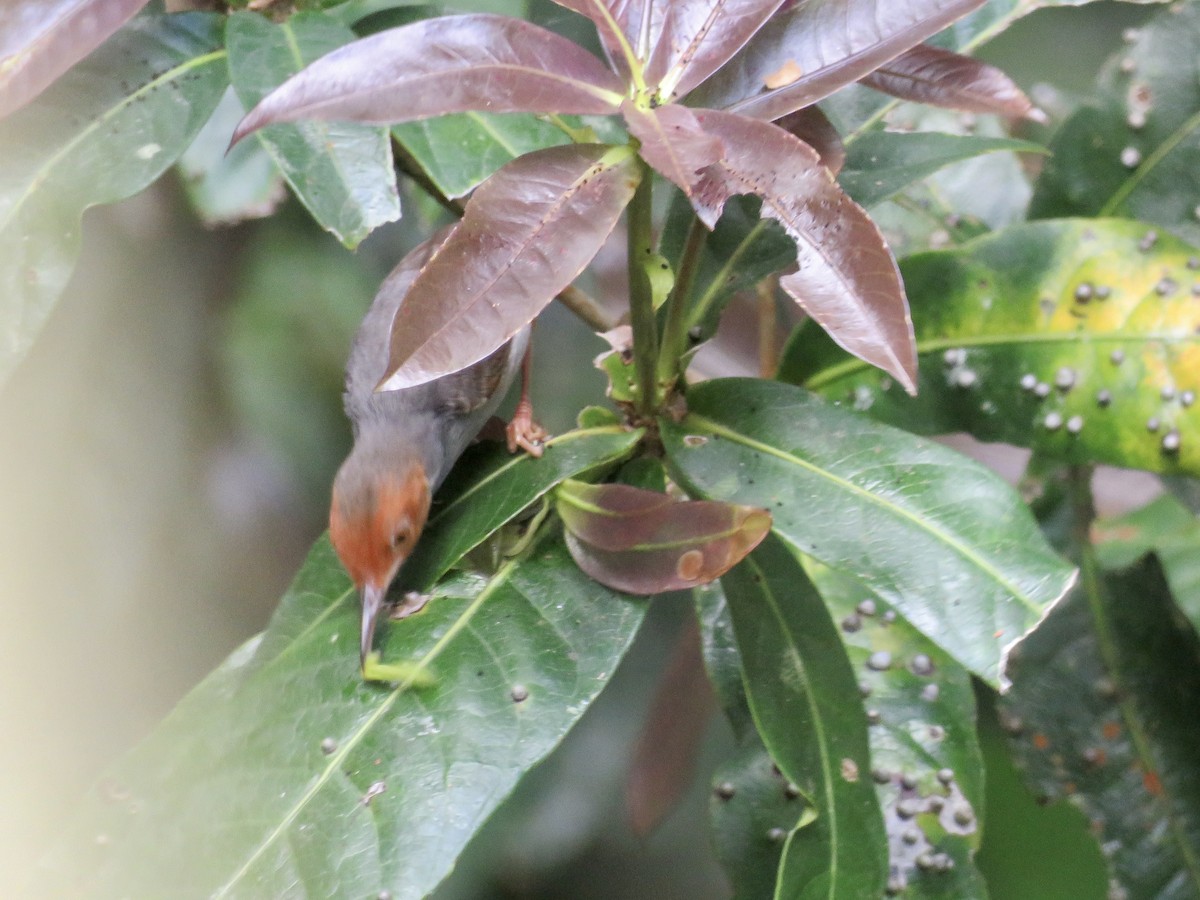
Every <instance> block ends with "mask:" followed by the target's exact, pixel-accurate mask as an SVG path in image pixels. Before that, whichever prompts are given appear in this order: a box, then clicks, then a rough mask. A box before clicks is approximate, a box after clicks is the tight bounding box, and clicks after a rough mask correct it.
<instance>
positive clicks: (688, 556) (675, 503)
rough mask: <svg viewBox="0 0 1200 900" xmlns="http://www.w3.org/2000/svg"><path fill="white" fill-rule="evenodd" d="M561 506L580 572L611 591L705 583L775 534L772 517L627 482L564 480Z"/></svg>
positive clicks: (559, 495)
mask: <svg viewBox="0 0 1200 900" xmlns="http://www.w3.org/2000/svg"><path fill="white" fill-rule="evenodd" d="M555 498H556V503H555V508H556V509H557V510H558V514H559V516H560V517H561V518H562V520H563V525H564V526H565V528H566V537H567V547H568V549H570V551H571V556H572V558H573V559H574V560H575V562H576V563H577V564H578V565H579V568H581V569H583V571H585V572H587V574H588V575H590V576H591V577H592V578H594V579H596V581H599V582H600V583H601V584H603V585H605V586H606V587H611V588H615V589H616V590H619V591H627V592H629V593H632V594H658V593H662V592H663V591H678V590H684V589H685V588H692V587H695V586H696V585H700V584H707V583H708V582H710V581H712V580H713V579H715V578H718V577H720V576H721V575H723V574H724V573H725V572H727V571H729V569H731V568H732V567H733V566H735V565H737V563H739V562H741V561H742V559H744V558H745V556H746V554H748V553H749V552H750V551H751V550H753V549H754V548H755V547H757V546H758V544H759V542H760V541H761V540H762V539H763V538H764V537H766V535H767V532H768V531H770V530H771V514H770V513H768V512H767V511H766V510H765V509H759V508H758V507H754V506H738V505H737V504H734V503H724V502H721V501H716V500H675V499H673V498H671V497H669V496H668V495H666V494H660V493H658V492H657V491H647V490H643V489H642V488H637V487H632V486H630V485H627V484H585V483H583V482H581V481H564V482H563V483H562V484H561V485H559V487H558V489H557V491H556V492H555Z"/></svg>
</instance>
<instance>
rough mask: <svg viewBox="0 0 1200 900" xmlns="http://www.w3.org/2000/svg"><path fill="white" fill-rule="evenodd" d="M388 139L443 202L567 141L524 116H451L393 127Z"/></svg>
mask: <svg viewBox="0 0 1200 900" xmlns="http://www.w3.org/2000/svg"><path fill="white" fill-rule="evenodd" d="M392 134H393V135H395V137H396V140H398V141H399V142H400V143H401V144H403V145H404V148H405V149H406V150H407V151H408V152H409V153H411V154H412V156H413V159H415V160H416V161H417V162H418V163H419V164H420V166H421V168H422V169H424V170H425V174H427V175H428V176H429V179H430V180H431V181H432V182H433V183H434V184H435V185H437V187H438V189H439V190H440V191H441V192H442V193H443V194H445V195H446V196H447V197H462V196H464V195H466V194H469V193H470V192H471V191H472V190H473V189H474V188H475V187H476V186H478V185H479V184H481V183H482V182H483V181H484V180H486V179H487V177H488V176H489V175H491V174H492V173H493V172H495V171H496V170H497V169H499V168H500V167H501V166H503V165H504V164H505V163H507V162H511V161H512V160H514V159H516V158H517V157H518V156H521V155H523V154H525V153H529V152H531V151H533V150H541V149H542V148H543V147H555V146H558V145H559V144H566V143H568V142H569V141H570V138H569V137H567V134H566V132H564V131H563V130H562V129H561V128H557V127H555V126H554V125H552V124H550V123H549V122H547V121H545V120H544V119H542V118H540V117H538V116H534V115H531V114H530V113H504V114H499V113H486V112H464V113H452V114H450V115H447V116H438V117H437V118H434V119H423V120H421V121H419V122H405V123H403V124H400V125H394V126H392Z"/></svg>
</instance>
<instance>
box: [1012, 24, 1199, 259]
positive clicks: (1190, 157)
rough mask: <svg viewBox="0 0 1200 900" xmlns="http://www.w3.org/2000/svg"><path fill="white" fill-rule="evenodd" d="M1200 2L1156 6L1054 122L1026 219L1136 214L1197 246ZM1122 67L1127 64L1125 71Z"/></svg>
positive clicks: (1126, 215)
mask: <svg viewBox="0 0 1200 900" xmlns="http://www.w3.org/2000/svg"><path fill="white" fill-rule="evenodd" d="M1198 43H1200V7H1197V6H1195V5H1194V4H1183V5H1180V6H1175V7H1172V8H1170V9H1169V10H1165V11H1163V12H1161V13H1159V14H1158V15H1157V16H1156V17H1155V18H1154V19H1153V20H1152V21H1151V23H1150V24H1148V25H1147V26H1146V27H1144V28H1141V29H1139V30H1138V31H1137V32H1136V38H1135V40H1134V42H1133V43H1132V44H1130V45H1127V46H1125V47H1122V48H1121V49H1120V51H1119V52H1118V53H1116V54H1114V56H1113V58H1111V59H1110V60H1109V61H1108V62H1107V63H1106V65H1105V67H1104V70H1103V71H1102V73H1101V75H1100V79H1099V87H1098V92H1097V96H1096V97H1095V98H1094V100H1093V101H1092V102H1090V103H1088V104H1087V105H1085V106H1083V107H1081V108H1080V109H1079V110H1078V111H1077V112H1076V113H1075V114H1074V115H1073V116H1072V117H1071V118H1070V119H1068V120H1067V122H1066V123H1064V124H1063V126H1062V127H1061V128H1060V129H1059V131H1058V133H1057V134H1056V135H1055V137H1054V140H1053V141H1052V142H1051V145H1050V149H1051V152H1052V154H1053V155H1052V156H1051V157H1050V159H1049V160H1048V162H1047V164H1046V169H1045V171H1044V172H1043V174H1042V177H1041V178H1040V179H1039V180H1038V184H1037V190H1036V191H1035V193H1034V197H1033V202H1032V204H1031V206H1030V211H1029V212H1030V217H1031V218H1046V217H1051V216H1076V215H1101V216H1122V217H1127V218H1131V219H1140V220H1142V221H1144V222H1151V223H1154V224H1156V225H1160V226H1164V227H1166V228H1169V229H1171V230H1172V231H1174V232H1175V233H1177V234H1179V235H1180V236H1181V237H1183V238H1184V239H1186V240H1189V241H1191V242H1192V243H1200V222H1197V218H1196V208H1197V206H1198V205H1200V59H1198V58H1197V56H1196V52H1195V50H1196V46H1197V44H1198ZM1127 70H1128V71H1127Z"/></svg>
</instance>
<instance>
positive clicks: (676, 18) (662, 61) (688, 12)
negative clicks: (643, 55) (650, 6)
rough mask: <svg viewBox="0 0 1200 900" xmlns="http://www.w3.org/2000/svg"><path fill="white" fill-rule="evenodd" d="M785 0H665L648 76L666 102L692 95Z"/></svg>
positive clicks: (651, 54)
mask: <svg viewBox="0 0 1200 900" xmlns="http://www.w3.org/2000/svg"><path fill="white" fill-rule="evenodd" d="M782 2H783V0H674V2H671V3H668V4H664V5H665V7H666V15H665V16H664V18H663V23H662V34H661V35H660V36H659V38H658V40H657V42H656V43H655V44H654V46H653V48H652V49H651V52H650V60H649V62H648V63H647V64H646V81H647V82H648V83H649V84H650V85H651V86H656V87H658V88H659V92H658V93H659V98H660V99H661V100H662V101H663V102H664V103H665V102H668V101H670V100H673V99H675V98H677V97H682V96H684V95H685V94H687V93H688V92H689V91H690V90H691V89H692V88H694V87H695V86H696V85H698V84H699V83H700V82H702V81H703V80H704V79H706V78H707V77H708V76H709V75H711V74H712V73H713V72H715V71H717V69H719V68H721V66H723V65H724V64H725V63H726V62H728V61H729V60H730V59H731V58H732V57H733V55H734V54H735V53H737V52H738V51H739V50H740V49H742V47H743V46H744V45H745V43H746V42H747V41H748V40H750V38H751V37H752V36H753V35H754V33H755V32H756V31H758V29H760V28H761V27H762V26H763V23H764V22H766V21H767V19H769V18H770V17H771V14H772V13H774V12H775V10H777V9H778V8H779V6H780V5H781V3H782Z"/></svg>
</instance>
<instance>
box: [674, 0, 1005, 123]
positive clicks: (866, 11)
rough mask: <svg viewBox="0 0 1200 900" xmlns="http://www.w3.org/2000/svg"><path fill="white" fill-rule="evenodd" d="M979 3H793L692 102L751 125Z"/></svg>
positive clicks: (878, 61)
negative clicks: (749, 121) (747, 120)
mask: <svg viewBox="0 0 1200 900" xmlns="http://www.w3.org/2000/svg"><path fill="white" fill-rule="evenodd" d="M982 2H983V0H932V2H931V0H923V2H922V0H901V2H887V0H850V2H848V3H834V2H820V3H797V4H794V5H792V6H791V7H789V8H788V9H786V10H784V11H782V12H780V13H779V14H778V15H776V16H774V17H773V18H772V19H771V20H770V21H769V22H768V23H767V24H766V25H765V26H764V27H763V28H762V29H761V30H759V32H758V33H757V34H756V35H755V36H754V38H753V39H752V40H751V41H750V43H749V44H747V45H746V48H745V50H744V51H743V52H742V53H740V54H738V56H737V57H736V58H735V59H734V60H732V61H731V62H730V63H729V64H728V65H726V66H725V67H723V68H722V69H721V71H720V72H719V73H717V74H716V75H715V76H713V77H712V78H711V79H709V80H708V81H707V82H706V83H705V84H704V85H703V86H702V87H701V88H700V89H699V90H698V91H696V92H695V96H694V97H693V98H692V100H693V102H694V103H696V104H697V105H702V106H710V107H717V108H727V109H729V110H731V111H732V112H738V113H741V114H743V115H747V116H753V117H754V118H756V119H766V120H770V119H778V118H780V117H781V116H785V115H787V114H788V113H790V112H794V111H795V110H797V109H800V108H801V107H804V106H809V105H810V104H813V103H816V102H817V101H818V100H820V99H822V98H823V97H826V96H828V95H829V94H831V93H833V92H834V91H836V90H837V89H838V88H840V87H842V86H844V85H847V84H850V83H852V82H855V81H858V80H859V79H860V78H862V77H863V76H864V75H867V74H868V73H870V72H872V71H874V70H875V69H876V68H878V67H879V66H881V65H882V64H883V63H885V62H887V61H888V60H890V59H893V58H894V57H896V56H898V55H900V54H901V53H903V52H904V51H905V50H908V49H909V48H910V47H913V46H916V45H917V44H919V43H921V42H922V41H924V40H925V39H926V38H928V37H929V36H930V35H933V34H936V33H937V32H939V31H941V30H942V29H943V28H945V27H946V26H947V25H948V24H950V23H951V22H953V21H954V20H955V19H957V18H959V17H960V16H962V15H964V14H966V13H968V12H970V11H971V10H972V9H975V8H976V7H978V6H980V5H981V4H982Z"/></svg>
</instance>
